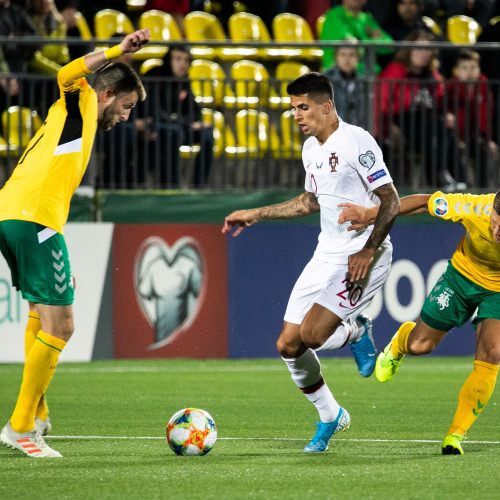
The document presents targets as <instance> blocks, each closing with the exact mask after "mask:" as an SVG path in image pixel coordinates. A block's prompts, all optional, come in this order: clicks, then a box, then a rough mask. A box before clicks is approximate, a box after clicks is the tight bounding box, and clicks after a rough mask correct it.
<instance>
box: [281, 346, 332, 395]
mask: <svg viewBox="0 0 500 500" xmlns="http://www.w3.org/2000/svg"><path fill="white" fill-rule="evenodd" d="M283 361H284V362H285V363H286V365H287V367H288V370H289V371H290V375H291V376H292V380H293V381H294V382H295V385H296V386H297V387H298V388H299V389H304V388H305V387H310V386H312V385H314V384H317V383H318V382H319V381H320V380H321V379H322V378H323V377H322V375H321V365H320V363H319V359H318V356H316V353H315V352H314V351H313V350H312V349H307V351H306V352H304V354H301V355H300V356H299V357H298V358H287V359H286V358H283Z"/></svg>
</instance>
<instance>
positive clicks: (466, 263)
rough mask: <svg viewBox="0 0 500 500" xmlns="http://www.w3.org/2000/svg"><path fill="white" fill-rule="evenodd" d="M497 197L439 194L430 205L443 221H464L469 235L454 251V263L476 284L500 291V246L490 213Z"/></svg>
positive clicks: (431, 211) (434, 195) (435, 214)
mask: <svg viewBox="0 0 500 500" xmlns="http://www.w3.org/2000/svg"><path fill="white" fill-rule="evenodd" d="M494 198H495V195H494V194H483V195H474V194H462V193H454V194H444V193H442V192H441V191H437V192H436V193H434V194H433V195H432V196H431V197H430V198H429V202H428V205H427V208H428V210H429V213H430V214H431V215H433V216H435V217H440V218H441V219H447V220H452V221H453V222H461V223H462V224H463V225H464V227H465V229H466V233H465V235H464V237H463V238H462V240H461V241H460V243H459V244H458V247H457V249H456V250H455V252H454V254H453V256H452V258H451V264H452V265H453V267H454V268H455V269H456V270H457V271H458V272H459V273H461V274H462V275H463V276H465V277H466V278H468V279H470V280H471V281H473V282H474V283H476V284H478V285H480V286H482V287H483V288H486V289H487V290H492V291H494V292H500V244H498V243H496V242H495V240H494V239H493V233H492V229H491V211H492V210H493V199H494Z"/></svg>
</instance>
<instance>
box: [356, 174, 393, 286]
mask: <svg viewBox="0 0 500 500" xmlns="http://www.w3.org/2000/svg"><path fill="white" fill-rule="evenodd" d="M374 193H375V194H376V195H377V196H378V197H379V198H380V207H379V209H378V214H377V217H376V219H375V223H374V226H373V231H372V233H371V235H370V237H369V238H368V240H367V241H366V243H365V246H364V247H363V248H362V249H361V250H360V251H359V252H357V253H355V254H353V255H350V256H349V259H348V265H349V275H350V279H351V281H357V280H359V279H363V278H365V276H366V275H367V273H368V269H369V268H370V265H371V263H372V261H373V257H374V255H375V252H376V250H377V248H378V247H379V246H380V245H381V244H382V242H383V241H384V239H385V238H386V236H387V235H388V234H389V230H390V229H391V227H392V224H393V223H394V219H395V218H396V216H397V215H398V214H399V197H398V193H397V191H396V189H395V188H394V185H393V184H385V185H383V186H380V187H379V188H377V189H375V191H374Z"/></svg>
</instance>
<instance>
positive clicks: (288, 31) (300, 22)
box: [273, 13, 323, 61]
mask: <svg viewBox="0 0 500 500" xmlns="http://www.w3.org/2000/svg"><path fill="white" fill-rule="evenodd" d="M273 35H274V39H275V40H276V41H277V42H280V43H284V42H308V43H309V42H314V36H313V34H312V31H311V28H310V27H309V24H307V21H306V20H305V19H304V18H303V17H301V16H298V15H296V14H290V13H284V14H278V15H277V16H275V18H274V19H273ZM282 50H286V51H287V52H286V55H287V56H288V57H301V58H303V59H306V60H309V61H319V60H320V59H321V58H322V57H323V51H322V50H321V49H318V48H313V47H304V48H292V47H290V48H289V49H286V48H285V49H282Z"/></svg>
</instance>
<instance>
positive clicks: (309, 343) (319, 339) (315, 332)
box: [300, 324, 328, 349]
mask: <svg viewBox="0 0 500 500" xmlns="http://www.w3.org/2000/svg"><path fill="white" fill-rule="evenodd" d="M323 337H324V335H323V332H322V330H321V329H320V328H318V327H316V326H314V325H307V324H303V325H302V326H301V327H300V338H301V339H302V342H303V343H304V345H305V346H306V347H309V348H311V349H317V348H318V347H320V346H322V345H323V344H324V343H325V341H326V340H327V338H328V337H326V338H323Z"/></svg>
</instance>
